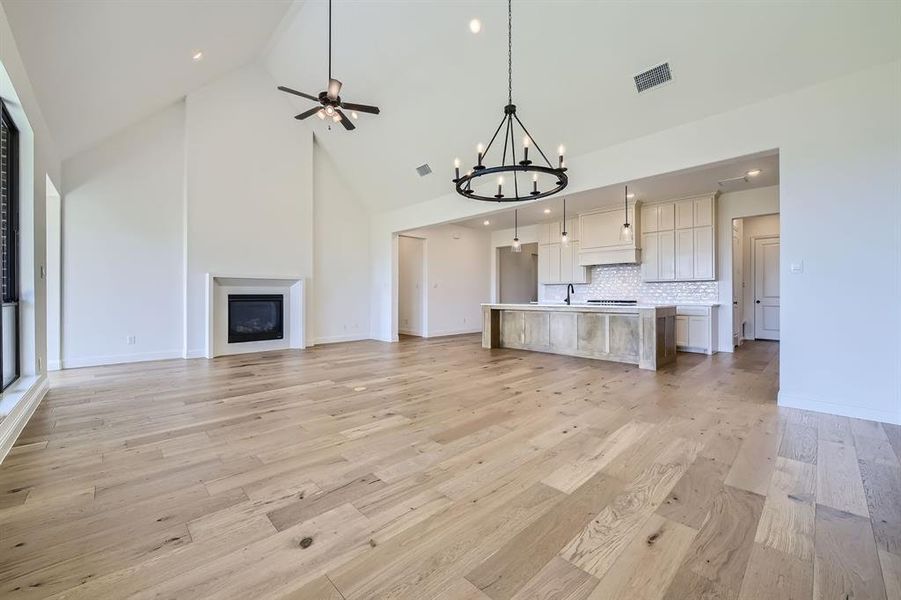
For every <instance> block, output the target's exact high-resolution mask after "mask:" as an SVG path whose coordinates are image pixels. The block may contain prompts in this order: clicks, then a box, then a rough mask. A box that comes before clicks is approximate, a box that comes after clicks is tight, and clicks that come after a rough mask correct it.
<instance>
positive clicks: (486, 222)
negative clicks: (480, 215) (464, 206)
mask: <svg viewBox="0 0 901 600" xmlns="http://www.w3.org/2000/svg"><path fill="white" fill-rule="evenodd" d="M482 225H485V226H488V225H491V221H482Z"/></svg>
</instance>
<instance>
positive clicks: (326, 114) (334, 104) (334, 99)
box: [278, 0, 380, 131]
mask: <svg viewBox="0 0 901 600" xmlns="http://www.w3.org/2000/svg"><path fill="white" fill-rule="evenodd" d="M342 85H343V84H342V83H341V82H340V81H338V80H337V79H335V78H334V77H332V0H329V3H328V87H327V88H326V89H325V90H323V91H321V92H319V95H318V96H313V95H312V94H307V93H304V92H299V91H297V90H294V89H291V88H289V87H285V86H283V85H280V86H278V89H279V90H281V91H283V92H286V93H288V94H294V95H295V96H300V97H301V98H306V99H307V100H312V101H313V102H318V103H319V104H320V106H317V107H314V108H311V109H310V110H307V111H304V112H302V113H300V114H299V115H296V116H295V117H294V118H295V119H297V120H298V121H303V120H304V119H306V118H308V117H312V116H313V115H316V116H317V117H319V119H320V120H322V121H325V120H326V119H329V120H331V121H332V122H333V123H341V125H343V126H344V129H346V130H348V131H353V130H354V129H356V128H357V127H356V125H354V124H353V123H352V122H351V119H350V118H348V116H347V115H346V114H345V113H344V111H342V110H341V109H342V108H343V109H346V110H349V111H351V113H350V114H351V117H352V118H353V120H357V118H358V115H357V113H369V114H371V115H377V114H379V112H380V111H379V108H378V107H377V106H369V105H368V104H355V103H353V102H344V101H343V100H341V95H340V94H341V86H342ZM330 128H331V127H330Z"/></svg>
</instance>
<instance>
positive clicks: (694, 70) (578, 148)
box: [267, 0, 901, 209]
mask: <svg viewBox="0 0 901 600" xmlns="http://www.w3.org/2000/svg"><path fill="white" fill-rule="evenodd" d="M506 4H507V3H506V2H504V1H501V0H491V1H481V2H465V1H456V0H455V1H450V0H446V1H431V2H414V1H403V2H401V1H396V0H395V1H387V0H386V1H372V2H354V1H347V0H336V1H335V6H334V9H333V10H334V12H333V18H334V28H335V29H334V41H333V43H334V59H333V72H334V75H335V76H336V77H337V78H338V79H340V80H342V81H343V82H344V89H343V91H342V95H343V96H346V98H347V99H348V100H352V101H359V102H367V103H374V104H378V105H379V106H380V107H382V114H381V115H380V116H378V117H369V116H361V118H360V121H358V122H357V125H358V129H357V130H356V131H354V132H353V133H350V134H349V133H347V132H345V131H343V130H342V129H341V128H340V127H334V126H333V127H332V130H331V131H328V130H327V124H325V123H323V122H321V121H319V120H317V119H310V120H309V121H308V122H305V123H303V124H294V123H293V122H291V116H292V114H293V112H294V111H296V112H300V110H302V109H305V108H307V107H309V106H310V105H309V103H306V102H304V101H302V100H297V99H294V98H286V103H291V104H292V107H293V109H294V111H292V110H290V109H288V110H286V114H285V120H286V127H291V126H299V127H311V128H313V130H314V131H315V132H316V133H317V135H318V136H319V139H320V143H321V144H322V145H323V146H324V147H325V148H326V149H327V150H328V151H329V152H330V153H332V154H333V155H334V156H336V157H337V160H338V162H339V163H340V164H341V165H342V166H343V167H344V169H345V172H346V173H347V174H348V175H349V181H350V183H351V185H353V186H354V187H355V189H356V190H357V191H358V193H359V194H360V195H361V197H362V198H363V199H364V200H365V201H367V202H369V203H370V205H372V206H373V208H377V209H385V208H391V207H398V206H402V205H406V204H410V203H413V202H418V201H422V200H427V199H432V198H435V197H438V196H440V195H442V194H445V193H447V192H449V191H451V189H452V188H451V183H450V179H451V177H452V163H453V160H454V158H455V157H460V158H461V159H463V164H464V165H466V164H472V163H473V162H474V160H475V146H476V144H477V143H479V142H482V143H487V142H488V139H489V138H490V136H491V134H492V132H493V131H494V128H495V126H496V125H497V123H498V122H499V121H500V118H501V116H502V114H503V113H502V111H503V106H504V104H505V103H506V99H507V73H506V67H507V53H506V50H507V23H506V17H507V6H506ZM326 10H327V3H325V2H323V1H308V2H307V3H306V4H305V5H304V7H303V9H302V10H301V11H300V13H299V15H298V16H297V17H296V18H295V19H294V20H293V22H292V23H291V24H290V26H288V27H286V28H285V30H284V32H283V34H282V35H281V36H280V37H279V40H278V41H277V42H276V43H275V44H274V45H273V47H272V50H271V52H269V53H268V55H267V66H268V68H269V70H270V72H271V73H272V74H273V76H274V77H275V78H276V79H277V81H278V82H279V83H282V84H285V85H289V86H293V87H296V88H297V89H301V90H305V91H318V90H321V89H323V88H324V86H325V80H326V35H325V34H326V18H327V16H326ZM473 17H478V18H480V19H481V20H482V22H483V28H482V32H481V33H479V34H478V35H473V34H472V33H471V32H470V31H469V27H468V23H469V21H470V19H471V18H473ZM899 21H901V3H890V2H865V1H864V2H852V1H848V2H816V3H802V2H780V3H776V2H766V3H764V2H709V1H680V2H670V1H668V0H663V1H638V2H595V1H560V0H542V1H528V2H527V1H521V0H519V1H514V2H513V101H514V103H515V104H516V105H517V107H518V111H519V114H520V116H521V118H522V119H523V121H524V122H525V124H526V126H527V127H528V128H529V130H530V131H531V133H532V134H533V136H534V137H535V138H536V140H537V141H538V142H539V143H540V144H541V145H543V146H544V147H545V149H546V151H547V150H551V149H555V148H556V147H557V145H558V144H560V143H563V144H565V146H566V148H567V153H568V154H570V155H578V154H582V153H585V152H589V151H592V150H596V149H599V148H602V147H605V146H608V145H610V144H614V143H617V142H620V141H624V140H627V139H631V138H634V137H638V136H641V135H645V134H649V133H652V132H655V131H659V130H661V129H665V128H669V127H672V126H676V125H679V124H682V123H686V122H690V121H693V120H696V119H699V118H702V117H705V116H708V115H712V114H716V113H720V112H724V111H727V110H730V109H733V108H736V107H739V106H742V105H747V104H750V103H754V102H756V101H760V100H762V99H765V98H768V97H771V96H774V95H777V94H780V93H784V92H787V91H790V90H793V89H797V88H800V87H803V86H806V85H810V84H812V83H815V82H817V81H822V80H826V79H830V78H833V77H836V76H839V75H841V74H844V73H850V72H853V71H855V70H859V69H861V68H864V67H866V66H869V65H872V64H878V63H883V62H887V61H890V60H893V59H896V58H898V57H899V56H901V36H899V35H897V33H898V23H899ZM662 61H669V63H670V65H671V67H672V72H673V81H672V83H670V84H667V85H665V86H662V87H660V88H658V89H653V90H650V91H648V92H645V93H642V94H640V95H639V94H638V93H636V90H635V87H634V84H633V81H632V76H633V75H634V74H636V73H638V72H641V71H643V70H645V69H646V68H648V67H651V66H654V65H656V64H658V63H660V62H662ZM861 93H866V91H865V90H862V91H861ZM423 163H428V164H430V165H431V167H432V170H433V171H434V172H433V174H432V175H428V176H426V177H422V178H420V177H419V176H418V175H417V174H416V172H415V167H417V166H419V165H421V164H423Z"/></svg>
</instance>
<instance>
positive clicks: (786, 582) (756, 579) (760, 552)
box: [739, 544, 813, 600]
mask: <svg viewBox="0 0 901 600" xmlns="http://www.w3.org/2000/svg"><path fill="white" fill-rule="evenodd" d="M812 597H813V557H811V558H810V559H808V560H803V559H800V558H798V557H797V556H792V555H789V554H785V553H783V552H780V551H778V550H776V549H774V548H771V547H767V546H762V545H761V544H754V549H753V550H752V551H751V557H750V558H749V559H748V568H747V570H746V571H745V576H744V579H742V584H741V594H740V595H739V600H760V599H761V598H765V599H767V600H807V599H808V598H812Z"/></svg>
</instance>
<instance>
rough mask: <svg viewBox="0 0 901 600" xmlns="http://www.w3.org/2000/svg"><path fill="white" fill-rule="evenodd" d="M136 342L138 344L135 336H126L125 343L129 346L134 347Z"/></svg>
mask: <svg viewBox="0 0 901 600" xmlns="http://www.w3.org/2000/svg"><path fill="white" fill-rule="evenodd" d="M135 342H136V339H135V336H133V335H129V336H125V343H126V344H128V345H129V346H134V345H135Z"/></svg>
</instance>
